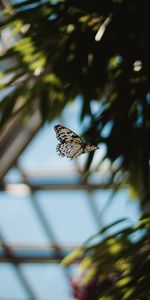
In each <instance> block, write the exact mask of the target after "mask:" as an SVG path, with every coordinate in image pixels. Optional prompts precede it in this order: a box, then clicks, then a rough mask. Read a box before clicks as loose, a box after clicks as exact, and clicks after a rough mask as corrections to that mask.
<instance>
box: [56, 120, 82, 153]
mask: <svg viewBox="0 0 150 300" xmlns="http://www.w3.org/2000/svg"><path fill="white" fill-rule="evenodd" d="M54 129H55V132H56V137H57V139H58V140H59V141H60V144H58V145H57V147H56V151H57V152H58V154H59V155H61V156H62V157H63V156H66V157H69V158H71V159H73V158H76V157H78V156H79V155H80V154H82V153H83V151H84V149H85V144H84V143H83V141H82V139H81V138H80V137H79V136H78V135H77V134H76V133H74V132H73V131H72V130H70V129H68V128H66V127H64V126H61V125H56V126H55V127H54Z"/></svg>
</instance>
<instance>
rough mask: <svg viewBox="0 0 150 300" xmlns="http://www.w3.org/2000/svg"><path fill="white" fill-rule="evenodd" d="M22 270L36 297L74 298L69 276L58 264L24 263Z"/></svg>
mask: <svg viewBox="0 0 150 300" xmlns="http://www.w3.org/2000/svg"><path fill="white" fill-rule="evenodd" d="M22 271H23V273H24V275H25V277H26V280H27V281H28V282H29V283H30V286H31V288H32V289H33V292H34V294H35V295H36V299H41V300H42V299H43V300H44V299H45V300H46V299H53V300H60V299H61V300H72V296H71V292H70V287H69V284H68V281H67V277H66V276H65V273H64V272H63V269H62V268H61V267H60V266H59V265H58V264H55V263H51V264H45V265H44V264H36V265H34V264H30V265H22Z"/></svg>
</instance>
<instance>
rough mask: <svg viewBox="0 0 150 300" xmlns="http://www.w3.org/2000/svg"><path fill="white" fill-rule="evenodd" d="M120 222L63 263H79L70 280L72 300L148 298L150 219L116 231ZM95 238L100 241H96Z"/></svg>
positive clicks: (101, 232)
mask: <svg viewBox="0 0 150 300" xmlns="http://www.w3.org/2000/svg"><path fill="white" fill-rule="evenodd" d="M119 222H121V220H120V221H118V222H115V223H114V224H111V225H110V226H107V227H106V228H104V229H103V230H101V231H100V232H99V233H98V234H97V235H95V236H94V237H93V238H92V239H90V240H89V241H88V242H87V243H86V244H85V245H84V246H82V247H81V248H79V249H78V250H76V251H75V252H74V253H72V254H71V255H70V256H68V257H66V258H65V259H64V260H63V261H62V264H63V265H65V266H66V265H69V264H71V263H73V262H76V261H78V260H79V259H80V260H81V262H80V265H79V269H78V272H77V274H76V278H73V279H71V285H72V289H73V294H74V297H75V299H78V300H96V299H101V300H117V299H118V300H119V299H122V300H127V299H131V300H137V299H138V300H148V299H150V286H149V280H150V226H149V224H150V218H149V217H148V216H147V217H143V218H141V220H140V221H139V224H137V225H136V226H135V225H134V226H131V227H126V228H124V229H123V230H121V231H119V232H118V231H117V232H116V230H114V228H115V226H116V225H118V224H119ZM122 222H123V220H122ZM110 230H113V231H115V233H113V234H110ZM98 237H99V238H100V242H96V241H95V238H98ZM91 242H92V244H91Z"/></svg>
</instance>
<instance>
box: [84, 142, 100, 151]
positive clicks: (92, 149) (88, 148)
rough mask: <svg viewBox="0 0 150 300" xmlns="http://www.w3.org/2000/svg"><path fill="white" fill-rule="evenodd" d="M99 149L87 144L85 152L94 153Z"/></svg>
mask: <svg viewBox="0 0 150 300" xmlns="http://www.w3.org/2000/svg"><path fill="white" fill-rule="evenodd" d="M97 149H99V147H97V146H94V145H91V144H89V143H87V144H86V146H85V149H84V152H91V151H94V150H97Z"/></svg>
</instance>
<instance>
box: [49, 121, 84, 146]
mask: <svg viewBox="0 0 150 300" xmlns="http://www.w3.org/2000/svg"><path fill="white" fill-rule="evenodd" d="M54 129H55V132H56V137H57V139H58V140H59V141H60V142H61V143H63V142H70V141H72V140H73V141H74V142H76V143H79V144H81V143H83V141H82V139H81V138H80V137H79V136H78V135H77V134H76V133H75V132H73V131H72V130H70V129H68V128H66V127H64V126H62V125H56V126H55V127H54Z"/></svg>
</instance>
